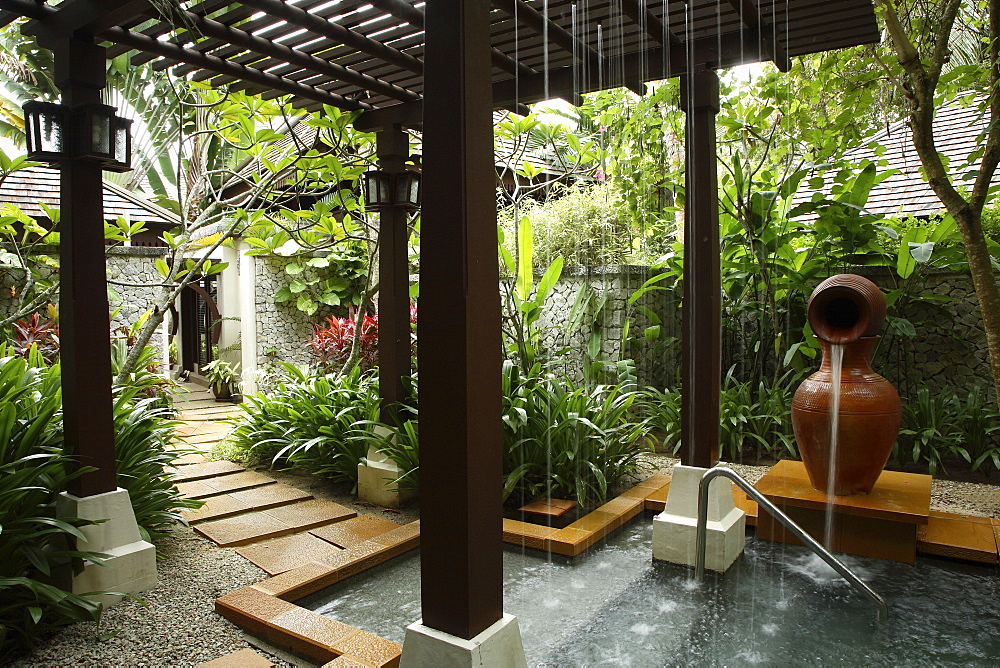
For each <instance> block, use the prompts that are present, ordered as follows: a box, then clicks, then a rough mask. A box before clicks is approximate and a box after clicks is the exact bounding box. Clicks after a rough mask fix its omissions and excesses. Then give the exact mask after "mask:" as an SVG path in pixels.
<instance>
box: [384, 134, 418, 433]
mask: <svg viewBox="0 0 1000 668" xmlns="http://www.w3.org/2000/svg"><path fill="white" fill-rule="evenodd" d="M376 151H377V153H378V162H379V167H380V168H381V169H382V170H383V171H385V172H386V173H388V174H399V173H401V172H402V171H403V170H404V164H405V162H406V158H407V157H409V154H410V145H409V137H408V136H407V134H406V132H404V131H403V129H402V128H401V127H400V126H398V125H393V126H390V127H388V128H385V129H383V130H380V131H379V132H378V134H377V135H376ZM408 236H409V235H408V232H407V227H406V209H405V208H403V207H401V206H388V207H384V208H383V209H382V212H381V213H380V214H379V231H378V239H379V244H378V253H379V257H378V360H379V376H378V385H379V395H380V397H381V399H382V404H381V417H380V419H381V420H382V422H385V423H388V424H393V423H395V421H396V420H395V418H396V417H397V408H398V406H399V405H400V404H402V403H404V402H405V401H406V399H407V393H406V388H405V387H404V386H403V377H404V376H409V375H410V275H409V263H408V258H407V248H406V242H407V237H408Z"/></svg>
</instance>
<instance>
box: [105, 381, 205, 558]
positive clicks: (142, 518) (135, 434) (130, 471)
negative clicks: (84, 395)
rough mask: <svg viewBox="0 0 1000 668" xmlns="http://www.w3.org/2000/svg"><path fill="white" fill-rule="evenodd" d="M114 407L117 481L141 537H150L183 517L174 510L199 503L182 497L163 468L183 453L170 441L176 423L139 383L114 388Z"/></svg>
mask: <svg viewBox="0 0 1000 668" xmlns="http://www.w3.org/2000/svg"><path fill="white" fill-rule="evenodd" d="M113 411H114V412H113V415H114V429H115V465H116V470H117V473H118V484H119V485H120V486H121V487H122V488H124V489H125V490H127V491H128V494H129V498H130V499H131V501H132V510H133V512H134V513H135V520H136V522H137V523H138V525H139V532H140V533H141V534H142V537H143V540H147V541H151V540H155V539H156V538H158V537H159V536H161V535H163V534H164V533H165V532H166V531H167V530H169V528H170V527H171V525H173V524H174V523H175V522H179V521H182V519H181V516H180V514H179V513H178V511H179V510H181V509H184V508H198V507H200V506H201V505H202V502H201V501H193V500H191V499H185V498H183V497H182V496H181V495H180V492H178V491H177V487H176V486H175V485H174V483H173V480H172V476H171V474H170V473H169V472H167V469H168V468H169V467H170V466H172V465H173V463H174V461H176V460H177V459H178V458H179V457H180V456H182V455H183V454H185V451H184V450H181V449H178V448H174V447H173V446H172V441H173V437H174V428H175V427H176V426H177V423H176V422H171V421H170V420H169V419H168V418H169V416H170V409H169V408H166V407H164V406H162V405H160V403H159V399H158V398H157V397H144V396H143V390H142V388H138V387H128V388H121V387H120V388H116V389H115V395H114V407H113Z"/></svg>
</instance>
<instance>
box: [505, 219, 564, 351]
mask: <svg viewBox="0 0 1000 668" xmlns="http://www.w3.org/2000/svg"><path fill="white" fill-rule="evenodd" d="M497 235H498V238H499V246H500V257H501V259H502V260H503V264H504V266H505V267H506V269H507V274H508V278H507V279H506V280H504V281H502V282H501V289H502V294H503V297H504V299H503V307H504V312H503V332H504V336H505V338H506V346H507V352H508V354H509V355H511V356H512V357H513V358H514V359H515V360H516V361H517V363H518V364H519V365H520V366H521V367H523V368H531V367H532V366H533V365H534V364H535V362H536V361H538V359H539V356H540V354H541V352H542V351H541V343H542V332H541V328H540V326H539V324H538V320H539V318H540V317H541V315H542V310H543V309H544V308H545V300H546V298H548V296H549V293H550V292H552V288H553V287H555V284H556V282H558V281H559V277H560V276H561V275H562V268H563V259H562V258H561V257H557V258H556V259H555V260H553V261H552V263H551V264H550V265H549V266H548V268H547V269H546V270H545V273H544V274H543V275H542V278H541V280H539V282H538V285H537V286H536V285H535V278H534V264H533V260H534V240H533V238H532V231H531V219H530V218H529V217H527V216H522V217H521V219H520V220H519V222H518V226H517V258H516V259H515V257H514V255H512V254H511V253H510V252H509V251H508V250H507V249H506V248H505V247H504V234H503V230H502V229H501V228H500V227H499V226H498V227H497Z"/></svg>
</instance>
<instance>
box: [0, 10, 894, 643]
mask: <svg viewBox="0 0 1000 668" xmlns="http://www.w3.org/2000/svg"><path fill="white" fill-rule="evenodd" d="M19 17H27V18H28V19H30V20H29V21H27V22H26V23H24V24H23V26H22V32H23V33H25V34H28V35H34V36H35V37H36V38H37V39H38V42H39V44H40V45H41V46H43V47H45V48H49V49H51V50H52V51H53V52H54V54H55V63H56V82H57V84H58V85H59V87H60V89H61V91H62V96H63V102H64V103H66V104H70V105H76V104H81V103H88V102H98V101H99V100H100V91H101V89H102V88H103V87H104V86H105V84H106V82H105V75H104V72H105V67H104V65H105V63H104V61H105V58H107V57H111V56H116V55H119V54H123V53H126V52H133V55H132V62H133V63H142V62H149V61H152V63H153V65H154V67H157V68H173V70H174V71H175V72H176V73H178V74H182V75H186V76H190V77H192V78H193V79H196V80H202V81H211V82H212V83H213V85H228V86H229V87H230V88H232V89H237V90H244V91H246V92H248V93H252V94H258V95H261V96H263V97H266V98H274V97H279V96H290V98H291V100H292V103H293V104H294V105H296V106H298V107H301V108H304V109H308V110H311V111H315V112H318V113H322V109H323V107H324V105H329V106H333V107H339V108H341V109H345V110H362V111H363V113H362V114H361V115H360V117H359V118H358V120H357V122H356V126H357V127H358V128H360V129H364V130H375V131H378V133H379V136H378V152H379V156H380V160H381V161H382V162H383V165H384V167H385V168H386V169H388V170H390V171H391V170H398V169H402V162H403V161H404V160H405V158H406V147H407V144H406V137H405V134H404V132H403V129H404V128H407V127H416V126H421V127H422V131H423V137H424V140H423V141H424V153H423V184H422V189H423V211H422V238H421V253H422V257H421V276H420V281H421V291H420V292H421V297H420V330H419V337H420V340H419V355H420V413H421V414H420V423H421V424H420V438H421V479H422V484H421V533H422V540H421V549H422V564H423V565H422V604H423V623H424V624H425V625H426V626H429V627H432V628H434V629H438V630H441V631H444V632H447V633H450V634H452V635H454V636H458V637H461V638H472V637H474V636H476V634H478V633H479V632H480V631H482V630H484V629H486V628H488V627H489V626H491V625H492V624H493V623H494V622H496V621H497V620H499V619H500V618H501V617H502V573H501V555H502V543H501V535H502V517H501V505H500V503H499V499H500V495H501V487H500V485H501V431H500V430H501V421H500V406H501V397H500V366H501V341H500V302H499V296H498V290H497V285H498V280H499V275H498V268H497V250H496V231H495V220H496V212H495V199H494V192H493V189H494V185H495V174H494V170H493V164H492V155H493V144H492V142H493V130H492V123H491V112H492V111H493V110H494V109H500V108H507V109H512V110H515V111H524V109H525V107H524V105H526V104H528V103H531V102H535V101H539V100H544V99H549V98H554V97H561V98H564V99H566V100H569V101H570V102H577V101H578V100H579V96H580V94H581V93H585V92H589V91H595V90H600V89H606V88H612V87H619V86H627V87H629V88H631V89H632V90H634V91H635V92H636V93H637V94H640V95H641V94H642V92H643V84H644V82H646V81H651V80H658V79H664V78H668V77H674V76H680V77H681V80H682V98H683V100H682V102H683V105H682V106H683V107H684V109H685V110H686V111H687V116H688V123H687V136H686V142H687V168H686V173H687V175H688V178H687V181H686V188H687V212H686V217H685V226H686V227H685V244H686V249H685V270H684V271H685V280H684V302H683V303H684V355H683V388H682V389H683V395H684V400H683V449H682V455H683V461H684V463H685V464H689V465H694V466H709V465H712V464H713V463H714V462H715V461H716V460H717V458H718V447H719V426H718V424H719V420H718V418H719V383H720V376H721V368H720V366H721V353H720V350H721V346H720V303H719V301H720V293H721V285H720V280H721V279H720V269H719V238H718V234H719V230H718V204H717V183H716V174H715V170H716V157H715V123H714V117H715V113H716V112H717V110H718V104H719V95H718V78H717V76H716V74H715V72H714V71H715V70H718V69H721V68H727V67H731V66H734V65H738V64H742V63H750V62H757V61H763V60H769V61H773V62H774V63H775V65H777V67H778V68H779V69H781V70H783V71H784V70H786V69H787V68H788V67H789V59H790V58H792V57H794V56H798V55H803V54H808V53H814V52H818V51H825V50H830V49H835V48H840V47H847V46H853V45H857V44H863V43H869V42H875V41H877V40H878V39H879V31H878V28H877V26H876V22H875V15H874V11H873V9H872V4H871V0H837V1H836V2H831V1H830V0H686V1H684V0H614V1H613V2H612V1H609V0H578V1H576V2H573V1H571V0H491V1H489V2H488V1H487V0H428V1H427V2H426V3H423V2H417V3H414V2H412V0H298V1H297V2H288V1H284V0H204V1H202V2H197V1H186V0H174V1H170V0H62V2H58V3H52V4H49V3H47V2H45V0H0V25H6V24H8V23H10V22H11V21H13V20H14V19H16V18H19ZM62 170H63V171H62V186H61V188H62V190H61V199H62V212H63V214H62V230H61V231H62V254H63V260H62V272H63V273H62V288H61V289H62V294H61V323H62V328H63V347H62V351H63V352H62V355H63V384H64V401H65V426H66V442H67V444H69V445H70V446H71V447H74V448H75V449H76V451H77V452H78V453H79V454H80V455H81V457H82V463H83V464H87V465H93V466H96V467H97V469H98V470H97V471H95V472H94V473H92V474H90V475H87V476H84V477H83V478H81V479H80V483H79V486H78V489H77V493H78V494H80V495H90V494H97V493H101V492H104V491H108V490H109V489H114V487H115V474H114V452H113V434H112V423H111V385H110V378H111V371H110V367H109V361H108V360H109V353H108V329H107V327H108V321H107V302H106V299H105V296H104V295H105V294H106V292H105V290H104V281H105V270H104V263H103V257H104V247H103V239H102V225H101V224H100V221H101V220H102V217H101V195H100V193H101V188H100V178H101V171H100V167H99V166H97V165H95V164H94V163H87V162H83V161H79V160H70V161H67V162H65V163H64V164H63V167H62ZM382 219H383V223H382V231H381V248H382V258H381V267H380V286H381V292H380V313H379V325H380V333H381V337H382V341H380V356H381V376H382V391H383V400H384V402H385V405H386V407H387V410H391V406H392V405H393V404H394V403H395V402H397V401H399V400H401V399H402V398H403V396H404V395H403V394H402V386H401V384H400V382H399V379H400V377H401V376H403V375H408V374H409V373H410V371H409V342H408V339H409V332H408V327H409V325H408V323H409V318H408V310H407V305H408V299H407V294H408V293H407V275H406V262H405V260H406V219H405V212H404V211H401V210H399V211H393V212H390V213H384V214H383V216H382Z"/></svg>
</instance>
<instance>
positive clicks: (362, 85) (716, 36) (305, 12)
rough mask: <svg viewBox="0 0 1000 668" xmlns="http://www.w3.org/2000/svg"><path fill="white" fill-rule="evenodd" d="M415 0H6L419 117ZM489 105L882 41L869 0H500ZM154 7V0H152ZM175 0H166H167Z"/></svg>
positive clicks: (325, 97) (419, 16)
mask: <svg viewBox="0 0 1000 668" xmlns="http://www.w3.org/2000/svg"><path fill="white" fill-rule="evenodd" d="M424 4H425V3H423V2H416V3H414V2H412V0H238V1H235V2H234V1H232V0H201V1H193V0H187V1H185V0H181V1H179V2H176V3H171V2H170V0H158V1H153V2H151V1H150V0H63V1H62V2H59V3H52V4H49V3H46V2H45V1H44V0H41V1H39V0H0V10H2V11H0V25H5V24H7V23H10V22H11V21H13V20H14V19H15V18H17V17H18V16H26V17H28V18H30V19H34V20H33V21H29V22H28V23H27V24H26V25H25V26H24V27H23V30H24V31H25V32H26V33H29V34H36V35H38V36H40V37H44V36H46V35H48V36H50V37H52V36H65V35H68V34H71V33H75V34H81V33H82V34H88V35H93V36H94V37H96V38H97V39H98V40H99V41H103V42H105V43H109V44H110V45H111V46H110V48H109V52H108V53H109V56H115V55H119V54H122V53H126V52H128V51H130V50H135V51H137V52H138V53H137V54H136V55H133V57H132V59H133V62H149V61H152V62H153V64H154V66H155V67H159V68H174V69H175V71H176V72H177V73H179V74H185V75H190V76H191V77H192V78H194V79H196V80H207V81H211V82H212V83H213V84H215V85H221V84H229V85H231V86H232V87H234V88H236V89H244V90H246V91H247V92H250V93H255V94H260V95H262V96H263V97H265V98H270V97H278V96H282V95H290V96H292V99H293V102H294V104H296V105H297V106H300V107H304V108H307V109H310V110H317V109H320V108H321V107H322V105H324V104H327V105H332V106H335V107H339V108H342V109H346V110H366V111H374V110H378V112H377V113H374V114H371V115H370V120H369V121H367V122H366V123H362V125H361V126H362V127H363V125H365V124H367V125H368V126H370V127H372V128H374V127H379V126H382V125H386V124H389V123H397V124H402V125H409V126H413V125H418V124H419V123H420V113H421V107H420V103H421V100H422V95H423V52H424V38H423V35H424V33H423V27H424V10H423V7H424ZM490 5H491V7H492V9H491V26H492V65H493V82H494V88H493V97H494V106H495V108H497V109H500V108H512V109H518V110H523V106H522V105H524V104H527V103H530V102H535V101H539V100H543V99H549V98H553V97H563V98H566V99H568V100H569V101H571V102H576V101H578V99H579V98H578V96H579V94H580V93H583V92H588V91H593V90H599V89H604V88H613V87H618V86H629V87H632V88H634V89H636V90H641V89H640V86H641V84H642V82H644V81H650V80H656V79H663V78H668V77H672V76H677V75H679V74H682V73H684V72H686V71H689V70H692V69H693V68H695V67H697V66H707V67H711V68H722V67H729V66H733V65H737V64H741V63H747V62H757V61H761V60H772V61H774V62H775V63H776V64H777V65H778V67H779V68H781V69H785V68H787V67H788V59H789V58H790V57H792V56H798V55H803V54H808V53H814V52H819V51H826V50H830V49H836V48H841V47H846V46H853V45H857V44H864V43H870V42H876V41H878V39H879V31H878V27H877V25H876V22H875V15H874V12H873V9H872V3H871V0H837V1H836V2H831V1H830V0H690V2H683V1H681V0H651V1H650V0H576V1H571V0H491V2H490ZM158 7H159V9H157V8H158ZM163 7H169V8H170V9H163Z"/></svg>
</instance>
